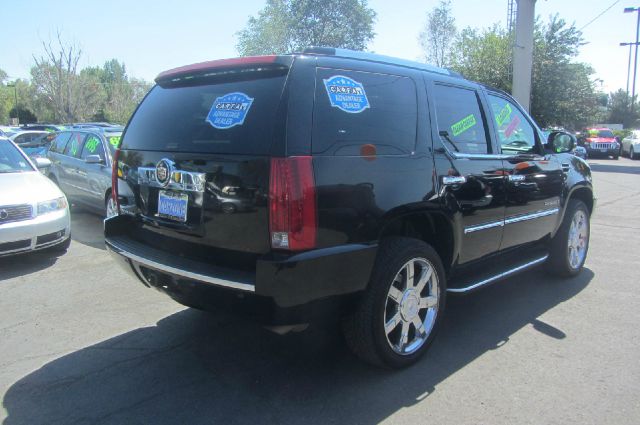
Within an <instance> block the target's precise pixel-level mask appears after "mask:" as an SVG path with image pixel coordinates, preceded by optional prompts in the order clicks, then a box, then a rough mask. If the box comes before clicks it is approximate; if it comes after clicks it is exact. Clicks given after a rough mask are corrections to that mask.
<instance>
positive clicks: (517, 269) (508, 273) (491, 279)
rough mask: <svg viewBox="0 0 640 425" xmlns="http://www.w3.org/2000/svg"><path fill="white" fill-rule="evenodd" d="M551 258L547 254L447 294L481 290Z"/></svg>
mask: <svg viewBox="0 0 640 425" xmlns="http://www.w3.org/2000/svg"><path fill="white" fill-rule="evenodd" d="M548 257H549V254H545V255H543V256H542V257H540V258H537V259H535V260H532V261H529V262H526V263H524V264H521V265H519V266H518V267H514V268H512V269H509V270H507V271H504V272H502V273H498V274H496V275H494V276H491V277H489V278H487V279H484V280H481V281H480V282H476V283H474V284H472V285H469V286H465V287H463V288H447V292H452V293H456V294H461V293H465V292H469V291H473V290H474V289H477V288H480V287H482V286H485V285H488V284H490V283H493V282H495V281H497V280H500V279H504V278H507V277H509V276H511V275H514V274H516V273H519V272H521V271H523V270H526V269H529V268H531V267H533V266H537V265H538V264H540V263H543V262H544V261H545V260H546V259H547V258H548Z"/></svg>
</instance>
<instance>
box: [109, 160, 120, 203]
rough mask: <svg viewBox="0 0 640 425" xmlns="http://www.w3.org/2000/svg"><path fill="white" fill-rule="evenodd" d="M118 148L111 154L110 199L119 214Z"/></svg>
mask: <svg viewBox="0 0 640 425" xmlns="http://www.w3.org/2000/svg"><path fill="white" fill-rule="evenodd" d="M119 157H120V149H116V151H115V152H114V154H113V164H112V168H111V199H113V203H114V204H115V206H116V211H117V213H118V214H120V201H118V158H119Z"/></svg>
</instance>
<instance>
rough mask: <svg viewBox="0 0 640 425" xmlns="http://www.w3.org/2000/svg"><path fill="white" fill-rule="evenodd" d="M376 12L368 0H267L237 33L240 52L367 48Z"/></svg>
mask: <svg viewBox="0 0 640 425" xmlns="http://www.w3.org/2000/svg"><path fill="white" fill-rule="evenodd" d="M375 18H376V13H375V12H374V11H373V9H371V8H369V7H368V4H367V0H326V1H322V2H320V1H315V0H267V4H266V6H265V7H264V8H263V9H262V10H261V11H260V12H258V15H257V16H256V17H253V16H252V17H250V18H249V21H248V23H247V25H246V27H245V28H244V29H243V30H241V31H240V32H238V33H237V36H238V43H237V45H236V48H237V50H238V52H239V53H240V55H242V56H248V55H261V54H274V53H275V54H282V53H288V52H292V51H296V50H301V49H303V48H305V47H308V46H330V47H340V48H347V49H354V50H364V49H365V48H366V47H367V45H368V43H369V42H370V41H371V40H372V39H373V37H374V35H375V33H374V31H373V24H374V22H375Z"/></svg>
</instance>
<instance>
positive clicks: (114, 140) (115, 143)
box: [109, 136, 120, 148]
mask: <svg viewBox="0 0 640 425" xmlns="http://www.w3.org/2000/svg"><path fill="white" fill-rule="evenodd" d="M109 144H110V145H111V146H113V147H115V148H117V147H118V145H119V144H120V136H113V137H109Z"/></svg>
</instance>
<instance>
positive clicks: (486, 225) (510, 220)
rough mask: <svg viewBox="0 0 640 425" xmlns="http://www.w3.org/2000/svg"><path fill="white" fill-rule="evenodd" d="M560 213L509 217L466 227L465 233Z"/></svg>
mask: <svg viewBox="0 0 640 425" xmlns="http://www.w3.org/2000/svg"><path fill="white" fill-rule="evenodd" d="M559 212H560V209H559V208H551V209H548V210H542V211H536V212H534V213H531V214H524V215H517V216H512V217H509V218H507V219H504V220H499V221H490V222H488V223H482V224H478V225H475V226H469V227H465V229H464V233H465V235H466V234H468V233H473V232H477V231H479V230H486V229H492V228H494V227H502V226H505V225H507V224H513V223H519V222H521V221H527V220H534V219H536V218H542V217H547V216H550V215H555V214H558V213H559Z"/></svg>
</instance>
